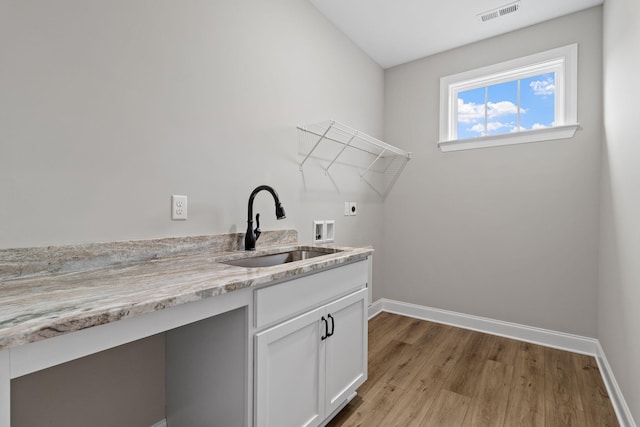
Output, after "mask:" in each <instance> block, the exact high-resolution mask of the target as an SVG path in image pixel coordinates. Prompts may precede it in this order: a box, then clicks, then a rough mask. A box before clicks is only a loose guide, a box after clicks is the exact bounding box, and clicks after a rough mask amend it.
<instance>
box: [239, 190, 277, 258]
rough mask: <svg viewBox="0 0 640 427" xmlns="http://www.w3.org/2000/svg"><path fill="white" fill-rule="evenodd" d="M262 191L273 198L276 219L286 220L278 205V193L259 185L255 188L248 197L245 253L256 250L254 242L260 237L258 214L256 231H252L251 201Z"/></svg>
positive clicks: (258, 216)
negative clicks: (265, 191)
mask: <svg viewBox="0 0 640 427" xmlns="http://www.w3.org/2000/svg"><path fill="white" fill-rule="evenodd" d="M262 190H267V191H268V192H269V193H271V195H272V196H273V200H275V202H276V218H277V219H284V218H286V215H285V213H284V208H283V207H282V205H281V204H280V198H279V197H278V193H276V190H274V189H273V188H271V187H269V186H268V185H261V186H259V187H256V188H255V190H253V191H252V192H251V195H250V196H249V215H248V217H249V218H248V219H247V233H246V234H245V235H244V250H245V251H254V250H255V249H256V240H258V237H260V233H261V231H260V214H256V229H255V230H253V199H255V198H256V195H257V194H258V193H259V192H261V191H262Z"/></svg>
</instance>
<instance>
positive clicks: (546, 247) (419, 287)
mask: <svg viewBox="0 0 640 427" xmlns="http://www.w3.org/2000/svg"><path fill="white" fill-rule="evenodd" d="M601 19H602V11H601V8H600V7H597V8H592V9H589V10H586V11H583V12H580V13H577V14H573V15H568V16H565V17H562V18H559V19H556V20H553V21H548V22H545V23H542V24H539V25H535V26H532V27H529V28H526V29H523V30H520V31H516V32H513V33H509V34H506V35H504V36H499V37H495V38H492V39H489V40H485V41H481V42H478V43H474V44H472V45H468V46H464V47H461V48H459V49H455V50H452V51H448V52H444V53H442V54H438V55H434V56H430V57H427V58H424V59H421V60H418V61H415V62H411V63H408V64H404V65H400V66H397V67H395V68H391V69H389V70H386V72H385V138H386V140H387V141H388V142H389V143H391V144H395V145H398V146H400V147H402V148H404V149H406V150H408V151H412V152H413V153H414V158H413V159H412V160H411V162H410V163H409V165H408V166H407V168H406V170H405V172H404V173H403V174H402V176H401V177H400V179H399V180H398V182H397V183H396V186H395V188H394V189H393V191H392V192H391V193H390V195H389V197H387V199H386V201H385V204H384V225H385V229H384V247H383V251H384V252H383V267H382V271H383V276H382V279H381V280H378V281H377V283H376V285H377V287H376V289H375V297H376V298H380V297H386V298H392V299H396V300H400V301H408V302H413V303H416V304H422V305H426V306H431V307H436V308H440V309H448V310H453V311H457V312H461V313H467V314H473V315H478V316H485V317H489V318H494V319H499V320H504V321H510V322H516V323H521V324H524V325H530V326H536V327H542V328H548V329H552V330H557V331H563V332H568V333H575V334H580V335H586V336H592V337H593V336H595V335H596V294H597V264H598V243H597V240H598V202H599V199H598V194H599V191H598V182H599V169H600V160H599V159H600V147H601V141H602V107H601V104H602V94H601V85H602V76H601V69H602V66H601V60H602V55H601V49H602V47H601V36H602V32H601ZM571 43H578V44H579V71H578V80H579V83H578V93H579V99H578V115H579V117H578V118H579V122H580V124H581V129H580V130H579V131H578V132H577V133H576V135H575V137H574V138H573V139H570V140H561V141H549V142H539V143H531V144H523V145H518V146H509V147H497V148H488V149H480V150H469V151H460V152H450V153H442V152H441V151H440V150H439V149H438V147H437V146H436V142H437V140H438V123H439V122H438V117H439V112H438V108H439V83H440V80H439V79H440V77H442V76H446V75H449V74H455V73H458V72H462V71H466V70H469V69H474V68H477V67H482V66H485V65H490V64H493V63H496V62H501V61H506V60H509V59H512V58H517V57H520V56H525V55H528V54H533V53H536V52H539V51H543V50H547V49H551V48H555V47H559V46H564V45H567V44H571Z"/></svg>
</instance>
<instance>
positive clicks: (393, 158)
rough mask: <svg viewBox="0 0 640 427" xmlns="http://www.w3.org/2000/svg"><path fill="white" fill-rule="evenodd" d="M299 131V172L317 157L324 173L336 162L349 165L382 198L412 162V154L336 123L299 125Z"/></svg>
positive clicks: (332, 121) (330, 121)
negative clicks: (357, 170) (357, 171)
mask: <svg viewBox="0 0 640 427" xmlns="http://www.w3.org/2000/svg"><path fill="white" fill-rule="evenodd" d="M298 130H299V133H298V135H299V138H300V147H301V155H303V156H304V159H303V160H302V161H301V162H300V170H301V171H302V170H303V167H304V165H305V163H306V162H307V160H309V159H310V158H312V157H315V156H316V155H317V156H319V158H321V159H322V160H324V162H328V163H326V166H323V169H324V171H325V173H326V174H329V170H330V169H331V168H332V167H333V166H334V165H335V164H336V163H343V164H349V165H351V166H355V167H356V168H358V169H359V175H360V179H361V180H362V181H364V182H365V183H366V184H368V185H369V187H371V189H372V190H374V191H375V192H376V193H378V194H379V195H380V196H382V197H385V196H386V195H387V193H388V192H389V190H390V189H391V187H392V186H393V184H394V183H395V181H396V180H397V179H398V176H399V175H400V173H402V170H403V169H404V167H405V165H406V164H407V162H408V161H409V160H410V159H411V153H409V152H407V151H404V150H401V149H400V148H398V147H394V146H393V145H390V144H387V143H386V142H383V141H380V140H379V139H376V138H374V137H372V136H369V135H367V134H366V133H364V132H361V131H358V130H356V129H353V128H351V127H349V126H346V125H344V124H342V123H340V122H337V121H335V120H327V121H324V122H320V123H314V124H311V125H306V126H298ZM325 145H331V146H333V147H327V148H326V149H324V150H323V149H322V148H321V146H325ZM339 159H340V161H339Z"/></svg>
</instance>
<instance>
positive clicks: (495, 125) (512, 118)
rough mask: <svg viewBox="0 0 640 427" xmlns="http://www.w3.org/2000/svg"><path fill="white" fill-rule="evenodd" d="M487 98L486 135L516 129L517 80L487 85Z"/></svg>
mask: <svg viewBox="0 0 640 427" xmlns="http://www.w3.org/2000/svg"><path fill="white" fill-rule="evenodd" d="M487 99H488V101H487V135H500V134H503V133H510V132H516V131H517V130H518V81H517V80H516V81H512V82H506V83H500V84H497V85H492V86H489V92H488V98H487ZM478 136H480V135H478Z"/></svg>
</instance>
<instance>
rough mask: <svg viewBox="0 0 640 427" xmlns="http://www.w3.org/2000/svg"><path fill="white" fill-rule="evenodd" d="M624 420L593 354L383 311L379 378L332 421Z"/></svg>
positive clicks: (376, 365) (372, 358)
mask: <svg viewBox="0 0 640 427" xmlns="http://www.w3.org/2000/svg"><path fill="white" fill-rule="evenodd" d="M617 425H618V422H617V419H616V416H615V412H614V410H613V407H612V405H611V402H610V400H609V396H608V394H607V390H606V388H605V386H604V383H603V382H602V377H601V376H600V371H599V370H598V365H597V364H596V361H595V359H594V358H593V357H589V356H584V355H581V354H576V353H570V352H566V351H561V350H555V349H552V348H547V347H542V346H539V345H535V344H529V343H525V342H521V341H516V340H512V339H508V338H502V337H497V336H493V335H488V334H483V333H480V332H473V331H469V330H466V329H460V328H455V327H452V326H447V325H441V324H438V323H432V322H428V321H424V320H418V319H413V318H409V317H404V316H399V315H395V314H390V313H384V312H383V313H381V314H379V315H377V316H376V317H374V318H373V319H371V320H370V321H369V379H368V380H367V381H366V382H365V383H364V384H363V385H362V386H361V387H360V388H359V389H358V396H357V397H355V398H354V399H353V400H352V401H351V402H350V403H349V404H348V405H347V406H346V407H345V408H344V409H343V410H342V412H340V413H339V414H338V415H337V416H336V417H335V418H334V419H333V420H332V421H331V423H330V424H329V425H328V427H338V426H362V427H372V426H384V427H394V426H397V427H408V426H434V427H439V426H444V427H454V426H505V427H512V426H547V427H556V426H579V427H583V426H586V427H590V426H598V427H601V426H617Z"/></svg>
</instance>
